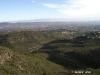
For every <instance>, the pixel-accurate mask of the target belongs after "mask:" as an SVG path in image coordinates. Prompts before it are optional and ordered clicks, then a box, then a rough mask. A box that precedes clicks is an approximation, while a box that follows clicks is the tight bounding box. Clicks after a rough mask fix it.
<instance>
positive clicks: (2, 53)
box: [0, 46, 13, 64]
mask: <svg viewBox="0 0 100 75" xmlns="http://www.w3.org/2000/svg"><path fill="white" fill-rule="evenodd" d="M12 55H13V53H12V52H11V51H10V50H9V49H8V48H5V47H1V46H0V64H4V63H5V62H6V61H7V60H9V59H10V58H11V57H12Z"/></svg>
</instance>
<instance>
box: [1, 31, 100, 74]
mask: <svg viewBox="0 0 100 75" xmlns="http://www.w3.org/2000/svg"><path fill="white" fill-rule="evenodd" d="M94 35H95V36H94ZM94 35H91V33H88V34H86V35H84V36H77V37H74V38H73V39H72V36H71V34H62V33H60V32H35V31H22V32H13V33H7V34H2V35H0V45H1V46H0V60H2V61H0V74H1V75H76V74H74V73H73V72H75V71H90V72H91V73H87V74H86V73H83V74H82V73H81V74H82V75H89V74H90V75H97V74H100V59H99V58H100V38H99V37H97V36H96V35H97V34H94ZM98 36H99V34H98ZM78 75H80V74H78Z"/></svg>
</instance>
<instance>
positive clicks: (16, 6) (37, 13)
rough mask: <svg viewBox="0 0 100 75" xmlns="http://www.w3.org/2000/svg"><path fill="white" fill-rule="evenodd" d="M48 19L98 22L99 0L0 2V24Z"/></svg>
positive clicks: (99, 17) (9, 0)
mask: <svg viewBox="0 0 100 75" xmlns="http://www.w3.org/2000/svg"><path fill="white" fill-rule="evenodd" d="M50 18H56V19H57V18H65V19H66V20H71V19H72V20H74V19H76V20H79V19H81V20H84V19H87V20H88V19H91V20H100V0H0V22H3V21H16V20H34V19H50Z"/></svg>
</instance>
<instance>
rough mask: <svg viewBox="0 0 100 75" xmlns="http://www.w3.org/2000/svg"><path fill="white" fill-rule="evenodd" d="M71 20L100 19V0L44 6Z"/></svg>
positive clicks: (73, 0) (73, 1)
mask: <svg viewBox="0 0 100 75" xmlns="http://www.w3.org/2000/svg"><path fill="white" fill-rule="evenodd" d="M43 5H44V6H46V7H49V8H55V9H56V10H57V11H59V12H61V13H63V14H65V15H67V17H71V18H92V17H100V0H67V1H66V2H65V3H64V4H61V5H57V4H43Z"/></svg>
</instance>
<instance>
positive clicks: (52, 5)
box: [43, 4, 59, 8]
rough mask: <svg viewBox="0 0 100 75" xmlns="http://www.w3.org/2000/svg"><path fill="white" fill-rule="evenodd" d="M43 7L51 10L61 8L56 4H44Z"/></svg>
mask: <svg viewBox="0 0 100 75" xmlns="http://www.w3.org/2000/svg"><path fill="white" fill-rule="evenodd" d="M43 5H44V6H46V7H49V8H58V7H59V6H58V5H56V4H43Z"/></svg>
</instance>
